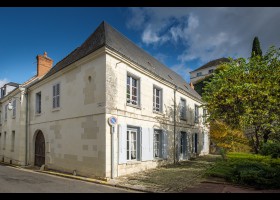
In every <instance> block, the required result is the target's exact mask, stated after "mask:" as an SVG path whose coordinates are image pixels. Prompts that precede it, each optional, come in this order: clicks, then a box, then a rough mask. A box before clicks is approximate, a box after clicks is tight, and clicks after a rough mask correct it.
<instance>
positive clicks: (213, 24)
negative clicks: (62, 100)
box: [0, 7, 280, 87]
mask: <svg viewBox="0 0 280 200" xmlns="http://www.w3.org/2000/svg"><path fill="white" fill-rule="evenodd" d="M103 20H105V21H106V22H107V23H109V24H110V25H111V26H113V27H114V28H116V29H117V30H118V31H119V32H121V33H122V34H124V35H125V36H126V37H128V38H129V39H130V40H131V41H133V42H134V43H135V44H137V45H138V46H139V47H141V48H143V49H144V50H145V51H147V52H148V53H150V54H151V55H152V56H154V57H155V58H157V59H158V60H159V61H161V62H162V63H163V64H165V65H166V66H167V67H169V68H171V69H172V70H174V71H175V72H177V73H178V74H180V75H181V76H182V77H183V78H184V79H185V80H186V81H187V82H189V81H190V75H189V72H190V71H192V70H194V69H196V68H198V67H200V66H201V65H203V64H205V63H207V62H209V61H211V60H214V59H218V58H221V57H232V58H237V57H245V58H248V57H249V56H250V54H251V49H252V42H253V39H254V37H255V36H257V37H258V38H259V40H260V44H261V48H262V51H263V53H265V52H266V51H267V49H268V48H269V47H270V46H272V45H274V46H276V47H279V46H280V37H279V36H280V8H270V7H264V8H261V7H254V8H250V7H243V8H242V7H237V8H235V7H229V8H226V7H217V8H215V7H160V8H158V7H141V8H140V7H77V8H75V7H57V8H55V7H31V8H28V7H18V8H17V7H13V8H9V7H1V8H0V27H1V28H0V55H1V56H0V58H1V59H0V87H1V86H2V85H3V84H5V83H7V82H16V83H23V82H25V81H27V80H28V79H30V78H31V77H32V76H34V75H36V56H37V55H38V54H39V55H43V53H44V52H47V53H48V57H50V58H52V59H53V60H54V64H56V63H57V62H59V61H60V60H62V59H63V58H64V57H65V56H67V55H68V54H69V53H70V52H71V51H73V50H74V49H75V48H77V47H79V46H80V45H81V44H82V43H83V42H84V41H85V40H86V39H87V38H88V37H89V36H90V35H91V33H93V32H94V30H95V29H96V28H97V27H98V26H99V24H100V23H101V22H102V21H103Z"/></svg>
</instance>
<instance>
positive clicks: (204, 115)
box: [203, 109, 207, 123]
mask: <svg viewBox="0 0 280 200" xmlns="http://www.w3.org/2000/svg"><path fill="white" fill-rule="evenodd" d="M206 116H207V110H206V109H203V123H205V122H206Z"/></svg>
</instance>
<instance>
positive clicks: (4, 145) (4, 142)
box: [3, 131, 7, 150]
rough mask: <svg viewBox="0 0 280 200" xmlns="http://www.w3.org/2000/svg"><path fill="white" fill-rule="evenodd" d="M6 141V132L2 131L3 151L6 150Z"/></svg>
mask: <svg viewBox="0 0 280 200" xmlns="http://www.w3.org/2000/svg"><path fill="white" fill-rule="evenodd" d="M6 139H7V132H6V131H4V141H3V150H6Z"/></svg>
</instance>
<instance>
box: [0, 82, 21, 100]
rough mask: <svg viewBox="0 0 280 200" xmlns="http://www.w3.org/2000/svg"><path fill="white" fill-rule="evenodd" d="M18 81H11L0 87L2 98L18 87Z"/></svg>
mask: <svg viewBox="0 0 280 200" xmlns="http://www.w3.org/2000/svg"><path fill="white" fill-rule="evenodd" d="M18 86H19V84H18V83H13V82H9V83H6V84H5V85H3V86H2V87H1V88H0V99H1V98H3V97H4V96H6V95H7V94H9V93H10V92H11V91H13V90H14V89H16V88H18Z"/></svg>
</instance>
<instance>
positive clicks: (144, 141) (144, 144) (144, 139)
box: [141, 127, 150, 161]
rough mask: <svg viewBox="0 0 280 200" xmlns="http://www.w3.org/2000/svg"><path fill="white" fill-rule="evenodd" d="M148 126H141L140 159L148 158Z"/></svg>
mask: <svg viewBox="0 0 280 200" xmlns="http://www.w3.org/2000/svg"><path fill="white" fill-rule="evenodd" d="M149 142H150V141H149V128H146V127H144V128H142V133H141V161H146V160H149Z"/></svg>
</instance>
